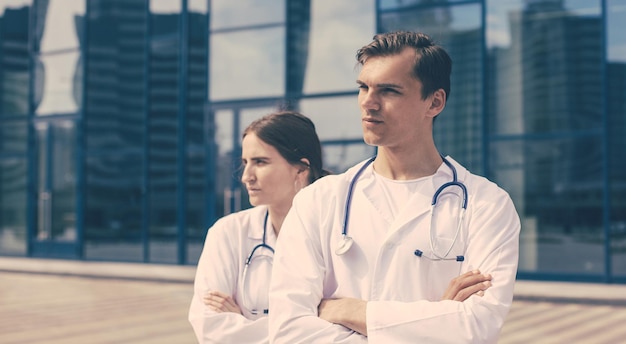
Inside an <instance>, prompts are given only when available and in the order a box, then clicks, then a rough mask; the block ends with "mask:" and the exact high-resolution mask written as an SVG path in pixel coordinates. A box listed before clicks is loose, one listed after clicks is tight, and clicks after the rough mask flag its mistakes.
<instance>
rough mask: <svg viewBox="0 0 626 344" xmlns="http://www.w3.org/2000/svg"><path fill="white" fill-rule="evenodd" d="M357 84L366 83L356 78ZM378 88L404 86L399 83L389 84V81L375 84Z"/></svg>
mask: <svg viewBox="0 0 626 344" xmlns="http://www.w3.org/2000/svg"><path fill="white" fill-rule="evenodd" d="M356 83H357V84H359V85H367V84H366V83H365V82H363V81H361V80H357V81H356ZM374 86H376V87H378V88H394V89H403V88H404V87H402V86H401V85H398V84H390V83H382V84H376V85H374Z"/></svg>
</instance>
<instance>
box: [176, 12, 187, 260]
mask: <svg viewBox="0 0 626 344" xmlns="http://www.w3.org/2000/svg"><path fill="white" fill-rule="evenodd" d="M181 1H182V4H181V7H182V10H181V13H180V20H179V23H178V24H179V32H178V37H179V48H180V54H179V56H178V67H179V70H178V135H177V145H178V147H177V148H178V159H176V160H177V161H176V164H177V171H176V174H177V184H178V185H177V188H176V191H177V192H176V198H177V202H176V203H177V227H178V230H177V233H178V234H177V237H178V250H177V252H178V264H184V263H185V260H186V256H187V254H186V253H187V246H186V245H187V233H186V228H187V175H186V171H187V166H186V165H187V154H186V152H187V101H186V100H187V80H188V68H187V59H188V57H189V49H188V40H189V29H188V28H189V23H188V17H189V16H188V13H189V11H188V8H187V7H188V6H187V5H188V1H187V0H181Z"/></svg>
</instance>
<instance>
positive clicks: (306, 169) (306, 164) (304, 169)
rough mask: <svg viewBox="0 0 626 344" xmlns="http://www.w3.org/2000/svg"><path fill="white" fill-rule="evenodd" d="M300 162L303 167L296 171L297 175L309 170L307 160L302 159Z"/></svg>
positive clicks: (309, 166) (309, 165)
mask: <svg viewBox="0 0 626 344" xmlns="http://www.w3.org/2000/svg"><path fill="white" fill-rule="evenodd" d="M300 162H301V163H302V165H303V166H302V167H301V168H300V169H299V170H298V173H300V172H304V171H308V170H309V169H310V168H311V163H310V162H309V159H307V158H302V159H300Z"/></svg>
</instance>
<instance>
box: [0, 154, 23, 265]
mask: <svg viewBox="0 0 626 344" xmlns="http://www.w3.org/2000/svg"><path fill="white" fill-rule="evenodd" d="M27 175H28V173H27V165H26V160H25V159H0V254H1V255H21V256H23V255H26V195H27V193H26V177H27Z"/></svg>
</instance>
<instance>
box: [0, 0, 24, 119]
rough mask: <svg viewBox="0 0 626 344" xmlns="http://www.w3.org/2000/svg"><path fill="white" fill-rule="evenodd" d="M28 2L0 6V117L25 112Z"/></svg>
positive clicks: (15, 2)
mask: <svg viewBox="0 0 626 344" xmlns="http://www.w3.org/2000/svg"><path fill="white" fill-rule="evenodd" d="M30 3H31V2H30V1H14V2H12V3H11V4H5V3H4V2H3V3H1V4H0V117H3V116H10V115H26V114H27V113H28V96H29V87H28V82H29V79H30V74H29V66H28V62H29V59H28V18H29V13H30V7H29V6H30Z"/></svg>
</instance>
